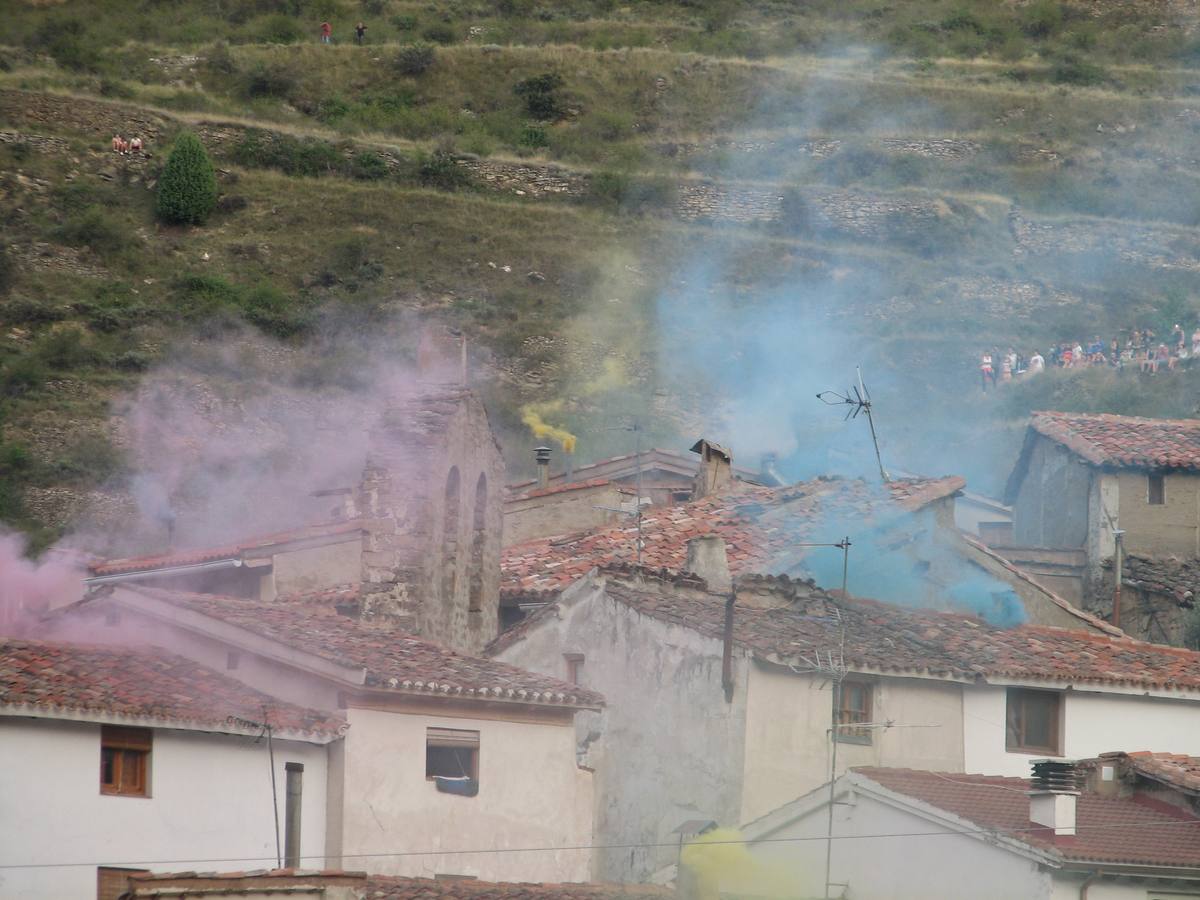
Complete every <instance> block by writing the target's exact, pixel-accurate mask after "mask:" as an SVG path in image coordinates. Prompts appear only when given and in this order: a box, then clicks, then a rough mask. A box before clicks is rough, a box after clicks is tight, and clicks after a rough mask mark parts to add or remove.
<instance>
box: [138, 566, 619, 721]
mask: <svg viewBox="0 0 1200 900" xmlns="http://www.w3.org/2000/svg"><path fill="white" fill-rule="evenodd" d="M125 589H126V590H131V591H134V592H136V593H140V594H143V595H145V596H148V597H152V598H154V599H157V600H161V601H163V602H166V603H169V604H171V605H172V606H177V607H181V608H184V609H189V610H191V611H193V612H197V613H200V614H201V615H205V616H208V617H210V618H213V619H218V620H220V621H223V622H227V623H229V624H231V625H235V626H237V627H238V628H242V629H245V630H246V631H249V632H253V633H254V634H258V635H261V636H263V637H266V638H269V639H271V640H275V641H278V642H279V643H281V644H286V645H288V646H290V647H294V648H296V649H298V650H302V651H304V652H306V653H311V654H312V655H314V656H318V657H320V658H322V659H325V660H328V661H330V662H333V663H337V664H339V665H343V666H348V667H351V668H362V669H365V670H366V671H367V680H366V684H367V686H368V687H376V688H385V689H392V690H401V691H407V692H413V693H423V694H430V693H432V694H437V695H440V696H469V697H474V698H477V699H483V700H490V699H494V700H507V701H519V702H525V703H538V704H543V705H551V706H568V707H597V706H602V705H603V703H604V698H603V697H602V696H601V695H600V694H598V693H596V692H595V691H589V690H587V689H585V688H581V687H579V686H578V685H573V684H568V683H567V682H565V681H559V680H558V679H556V678H551V677H549V676H547V675H539V674H536V673H533V672H527V671H525V670H524V669H518V668H516V667H515V666H510V665H507V664H505V663H501V662H496V661H495V660H490V659H480V658H475V657H470V656H463V655H461V654H459V653H456V652H454V651H453V650H450V649H448V648H446V647H442V646H439V645H438V644H433V643H430V642H428V641H423V640H420V639H419V638H416V637H414V636H412V635H410V634H409V633H407V632H405V631H400V630H398V629H394V628H392V627H390V626H388V625H386V624H376V623H372V622H367V621H364V620H362V619H359V618H356V617H352V616H345V615H341V614H339V613H338V612H337V610H336V608H335V607H334V606H332V605H330V604H329V603H327V602H322V603H305V602H300V601H298V600H293V601H291V602H286V603H280V602H274V603H271V602H263V601H258V600H241V599H235V598H231V597H218V596H214V595H211V594H194V593H189V592H185V591H171V590H164V589H161V588H148V587H142V586H138V587H132V586H130V587H126V588H125Z"/></svg>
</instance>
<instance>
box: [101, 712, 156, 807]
mask: <svg viewBox="0 0 1200 900" xmlns="http://www.w3.org/2000/svg"><path fill="white" fill-rule="evenodd" d="M153 740H154V737H153V732H152V731H151V730H150V729H149V728H121V727H118V726H116V725H104V726H102V727H101V728H100V793H102V794H116V795H119V796H122V797H149V796H150V751H151V748H152V744H153Z"/></svg>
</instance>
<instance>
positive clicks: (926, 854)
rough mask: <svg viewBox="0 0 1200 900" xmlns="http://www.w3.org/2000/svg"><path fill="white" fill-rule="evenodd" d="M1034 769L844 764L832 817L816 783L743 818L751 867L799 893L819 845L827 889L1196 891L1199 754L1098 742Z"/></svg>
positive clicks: (897, 892) (1186, 894)
mask: <svg viewBox="0 0 1200 900" xmlns="http://www.w3.org/2000/svg"><path fill="white" fill-rule="evenodd" d="M1034 769H1035V771H1034V772H1033V773H1031V774H1032V775H1033V777H1032V778H1028V777H1027V778H1014V777H996V776H988V775H965V774H955V773H939V772H920V771H915V770H912V769H891V768H860V769H854V770H852V771H850V772H848V773H846V774H845V775H842V776H841V777H839V778H838V780H837V781H836V782H835V783H834V785H833V802H834V807H833V815H832V819H831V817H830V815H829V812H830V807H829V802H830V793H829V790H828V787H827V786H821V787H820V788H818V789H816V790H814V791H812V792H811V793H809V794H807V795H806V796H803V797H801V798H799V799H797V800H795V801H793V802H792V803H788V804H786V805H784V806H782V807H780V808H779V809H776V810H774V811H772V812H771V813H769V814H768V815H766V816H763V817H762V818H760V819H759V820H757V821H755V822H751V823H749V824H748V825H746V826H745V828H744V830H743V835H744V837H745V838H746V840H747V842H748V845H749V847H750V849H751V853H752V854H753V856H754V858H755V859H756V860H757V862H758V866H757V867H755V868H754V869H752V871H753V872H757V873H770V872H780V871H783V872H787V873H788V875H789V876H790V878H791V879H793V880H792V883H793V884H795V885H797V886H798V889H799V890H801V891H803V895H804V896H812V897H821V896H826V894H825V890H826V885H825V880H826V850H827V848H829V849H830V850H831V853H830V857H829V871H828V879H829V889H830V893H829V896H832V897H854V898H859V900H900V898H906V900H907V898H917V897H919V898H922V900H960V898H963V897H970V898H972V900H1009V898H1016V897H1019V898H1021V900H1066V898H1079V897H1082V898H1086V900H1195V898H1198V897H1200V817H1198V816H1197V800H1198V798H1200V759H1197V758H1196V757H1187V756H1181V755H1176V754H1168V753H1158V754H1155V753H1133V754H1125V753H1108V754H1104V755H1103V756H1102V757H1100V758H1098V759H1092V760H1088V761H1086V762H1084V763H1081V764H1080V765H1079V766H1078V767H1076V766H1075V765H1074V764H1071V763H1057V764H1046V763H1042V764H1039V765H1036V766H1035V767H1034ZM1072 769H1077V771H1076V772H1073V771H1072ZM751 879H752V880H754V879H753V876H751ZM758 881H759V885H758V887H759V892H758V893H759V895H760V896H770V895H771V893H772V892H771V891H770V888H769V887H767V888H766V889H765V890H763V885H764V884H767V881H766V879H763V878H759V879H758ZM725 887H726V889H728V888H729V887H730V886H728V885H727V886H725Z"/></svg>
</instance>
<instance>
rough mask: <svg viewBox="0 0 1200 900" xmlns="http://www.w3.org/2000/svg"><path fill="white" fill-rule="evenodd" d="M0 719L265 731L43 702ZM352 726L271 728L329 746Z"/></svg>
mask: <svg viewBox="0 0 1200 900" xmlns="http://www.w3.org/2000/svg"><path fill="white" fill-rule="evenodd" d="M0 716H11V717H14V718H23V719H50V720H54V721H61V722H89V723H94V724H97V725H124V726H130V727H137V728H169V729H172V730H175V731H203V732H206V733H210V734H211V733H217V734H235V735H245V736H248V737H258V736H259V735H260V734H261V733H262V729H261V728H258V727H250V726H248V725H241V724H238V723H239V722H240V720H239V719H238V717H236V716H227V717H224V718H221V717H213V718H211V719H209V718H186V717H180V716H125V715H118V714H115V713H109V712H103V711H98V710H94V709H86V708H83V707H76V706H69V705H62V706H60V705H54V704H40V703H7V704H0ZM348 727H349V726H348V725H347V724H345V723H343V724H342V725H341V726H339V727H338V728H337V730H336V731H327V730H318V729H312V730H309V729H300V728H272V730H271V733H272V734H273V735H274V736H275V737H276V738H280V739H283V740H294V741H301V742H304V743H309V744H330V743H333V742H334V741H337V740H341V739H342V737H343V736H344V735H345V733H346V729H347V728H348Z"/></svg>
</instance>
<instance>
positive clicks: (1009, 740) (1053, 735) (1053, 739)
mask: <svg viewBox="0 0 1200 900" xmlns="http://www.w3.org/2000/svg"><path fill="white" fill-rule="evenodd" d="M1047 698H1053V700H1054V709H1053V712H1052V713H1051V715H1050V718H1049V732H1050V745H1049V746H1044V745H1038V744H1031V743H1029V741H1028V739H1027V737H1026V733H1027V732H1028V727H1027V725H1026V722H1025V719H1026V718H1028V717H1027V715H1026V714H1025V703H1026V702H1027V701H1029V700H1032V699H1047ZM1014 699H1015V700H1016V701H1017V702H1018V703H1019V704H1020V710H1021V715H1022V717H1023V718H1022V719H1021V720H1020V721H1018V722H1016V723H1015V724H1014V708H1013V703H1014ZM1063 707H1064V704H1063V694H1062V691H1048V690H1043V689H1040V688H1023V687H1010V688H1008V689H1007V690H1006V691H1005V695H1004V749H1005V751H1006V752H1008V753H1023V754H1028V755H1030V756H1052V757H1060V756H1062V744H1063Z"/></svg>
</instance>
